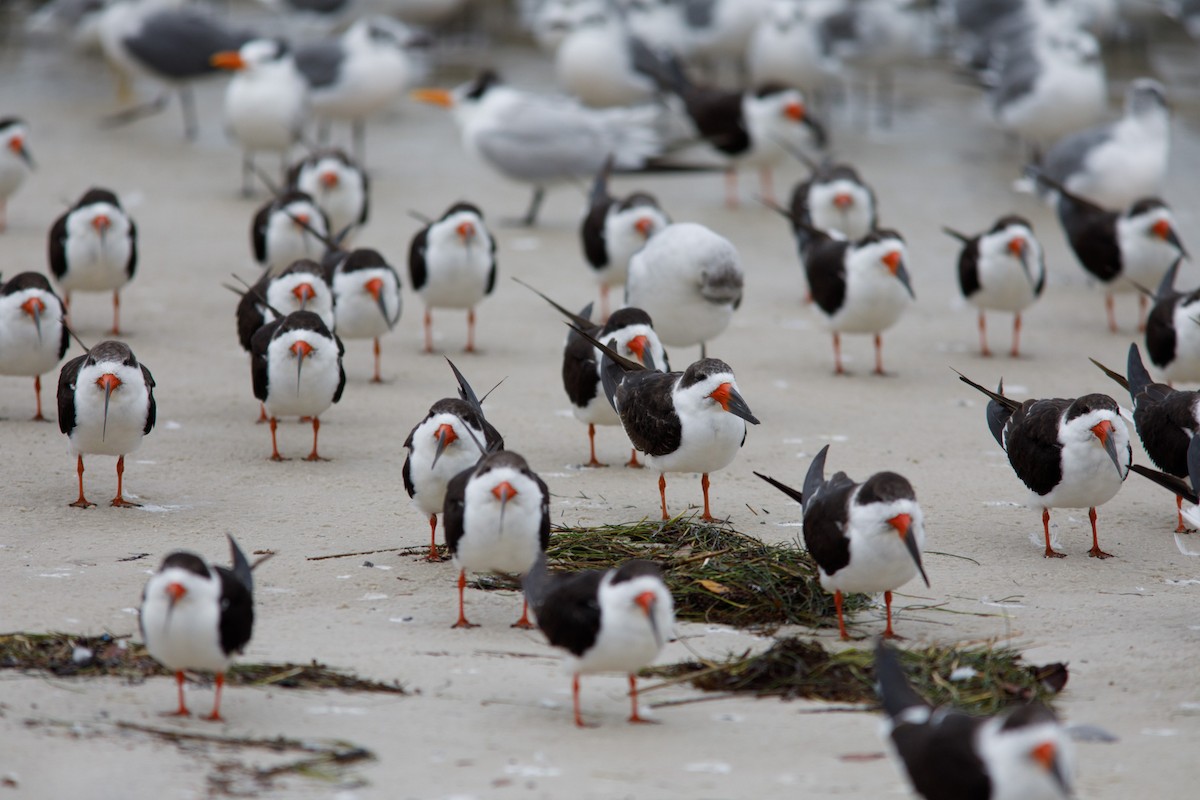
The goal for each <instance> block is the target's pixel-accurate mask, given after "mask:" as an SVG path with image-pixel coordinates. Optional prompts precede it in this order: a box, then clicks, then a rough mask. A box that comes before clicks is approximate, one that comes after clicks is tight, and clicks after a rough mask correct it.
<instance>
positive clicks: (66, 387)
mask: <svg viewBox="0 0 1200 800" xmlns="http://www.w3.org/2000/svg"><path fill="white" fill-rule="evenodd" d="M156 415H157V406H156V404H155V402H154V377H153V376H152V375H151V374H150V370H148V369H146V365H145V364H140V363H138V360H137V358H136V357H134V355H133V351H132V350H130V349H129V346H128V345H126V344H125V343H124V342H116V341H104V342H100V343H99V344H97V345H94V346H93V347H92V349H90V350H89V351H88V352H86V353H84V354H83V355H81V356H76V357H75V358H73V359H71V360H70V361H68V362H67V363H66V364H64V365H63V368H62V370H61V371H60V372H59V373H58V429H59V430H60V431H62V432H63V433H65V434H66V435H67V450H68V452H70V454H71V455H73V456H75V470H76V473H77V474H78V476H79V499H78V500H76V501H75V502H73V503H71V505H72V506H74V507H75V508H88V507H90V506H94V505H96V504H95V503H90V502H88V500H87V498H86V497H85V496H84V494H83V457H84V456H85V455H103V456H116V457H117V496H116V497H114V498H113V499H112V505H113V506H116V507H118V508H129V507H135V508H136V507H137V506H138V505H139V504H138V503H133V502H130V501H129V500H126V499H125V495H124V491H123V481H124V476H125V456H126V455H128V454H129V453H132V452H133V451H134V450H136V449H138V448H139V447H141V444H142V439H143V438H144V437H145V436H146V435H147V434H149V433H150V431H151V430H152V429H153V428H154V420H155V417H156Z"/></svg>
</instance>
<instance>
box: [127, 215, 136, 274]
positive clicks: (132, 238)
mask: <svg viewBox="0 0 1200 800" xmlns="http://www.w3.org/2000/svg"><path fill="white" fill-rule="evenodd" d="M137 259H138V249H137V224H136V223H135V222H134V221H133V220H132V219H130V220H129V260H128V261H126V262H125V277H126V278H129V279H132V278H133V273H135V272H137Z"/></svg>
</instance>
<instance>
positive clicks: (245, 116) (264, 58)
mask: <svg viewBox="0 0 1200 800" xmlns="http://www.w3.org/2000/svg"><path fill="white" fill-rule="evenodd" d="M211 61H212V64H213V65H214V66H216V67H220V68H221V69H227V70H233V71H235V72H236V74H235V75H234V77H233V79H232V80H231V81H230V82H229V86H228V87H226V89H225V123H226V126H227V129H228V131H229V133H230V135H231V136H232V137H233V138H234V139H235V140H237V142H238V144H239V145H240V146H241V148H242V195H243V196H246V197H249V196H250V195H251V194H252V193H253V188H254V187H253V179H252V177H251V174H252V173H253V172H254V154H255V153H257V152H259V151H261V150H266V151H268V152H275V153H279V157H280V168H281V173H282V174H283V175H285V176H286V174H287V164H288V151H290V150H291V149H292V145H293V144H295V143H296V142H297V141H299V140H300V134H301V130H302V128H303V126H304V123H305V121H306V119H307V114H308V83H307V82H306V81H305V80H304V76H303V75H301V74H300V71H299V70H298V69H297V68H296V62H295V61H294V60H293V58H292V54H291V51H290V50H289V49H288V47H287V45H286V44H284V43H283V42H281V41H278V40H275V39H252V40H251V41H249V42H246V43H245V44H243V45H242V46H241V47H240V48H238V49H237V50H223V51H221V52H219V53H215V54H214V55H213V56H212V58H211Z"/></svg>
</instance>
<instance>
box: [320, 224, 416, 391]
mask: <svg viewBox="0 0 1200 800" xmlns="http://www.w3.org/2000/svg"><path fill="white" fill-rule="evenodd" d="M326 266H327V267H328V268H329V275H330V276H331V281H332V283H333V297H334V316H335V318H336V320H337V324H336V326H335V330H336V331H337V335H338V338H340V339H371V340H373V343H374V350H373V352H374V354H375V372H374V374H373V375H372V377H371V383H383V378H382V377H381V375H380V372H379V360H380V348H379V338H380V337H381V336H383V335H385V334H387V333H389V332H391V331H392V329H393V328H395V327H396V323H397V322H398V321H399V320H400V276H399V275H397V274H396V270H394V269H393V268H392V266H391V264H388V263H387V261H385V260H384V258H383V256H382V255H380V254H379V252H378V251H376V250H371V249H369V248H358V249H355V250H353V251H351V252H348V253H340V254H338V255H337V256H336V257H335V258H334V259H330V260H328V261H327V264H326Z"/></svg>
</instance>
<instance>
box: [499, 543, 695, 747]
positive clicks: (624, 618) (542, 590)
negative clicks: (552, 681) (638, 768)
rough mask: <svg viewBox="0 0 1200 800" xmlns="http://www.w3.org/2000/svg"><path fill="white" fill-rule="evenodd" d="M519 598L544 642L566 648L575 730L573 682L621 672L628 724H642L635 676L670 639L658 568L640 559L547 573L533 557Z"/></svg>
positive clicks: (669, 606) (671, 624)
mask: <svg viewBox="0 0 1200 800" xmlns="http://www.w3.org/2000/svg"><path fill="white" fill-rule="evenodd" d="M522 584H523V585H524V587H525V597H526V598H527V600H528V602H529V605H531V606H533V614H534V617H535V618H536V619H537V625H538V627H539V628H541V629H542V632H543V633H545V634H546V638H547V639H548V640H549V641H550V644H552V645H554V646H555V647H560V648H562V649H563V650H566V651H567V652H568V653H569V654H570V656H569V657H568V659H567V661H566V663H565V667H566V669H567V671H569V672H570V673H571V695H572V698H573V701H574V707H575V724H576V725H577V726H578V727H580V728H585V727H587V725H586V724H585V723H584V721H583V716H582V715H581V714H580V710H579V676H580V675H585V674H591V673H595V672H624V673H625V674H627V675H628V676H629V698H630V706H631V709H632V710H631V713H630V715H629V721H630V722H647V721H648V720H646V719H644V718H643V717H642V716H641V714H640V713H639V711H638V693H637V671H638V670H640V669H641V668H642V667H645V666H648V665H650V664H651V663H652V662H653V661H654V659H655V658H657V657H658V654H659V652H660V651H661V650H662V648H663V645H664V644H666V643H667V641H668V640H669V639H670V638H671V637H672V636H673V631H674V628H675V602H674V600H673V599H672V597H671V592H670V590H669V589H668V588H667V584H666V582H665V581H664V580H663V576H662V570H661V569H659V567H658V565H657V564H654V563H653V562H650V561H644V560H642V559H635V560H633V561H627V562H625V563H624V564H622V565H621V566H620V567H617V568H615V569H609V570H584V571H580V572H572V573H566V574H563V573H556V574H548V573H547V571H546V557H545V556H544V555H542V554H539V555H538V558H537V561H536V562H535V564H534V565H533V568H532V569H531V570H529V571H528V572H527V573H526V574H525V575H524V576H523V578H522Z"/></svg>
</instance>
